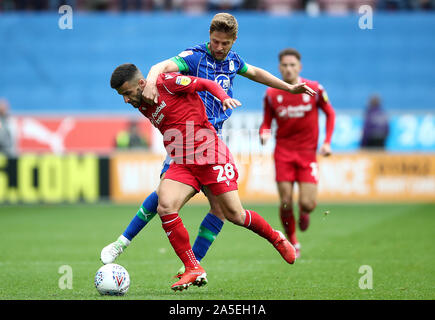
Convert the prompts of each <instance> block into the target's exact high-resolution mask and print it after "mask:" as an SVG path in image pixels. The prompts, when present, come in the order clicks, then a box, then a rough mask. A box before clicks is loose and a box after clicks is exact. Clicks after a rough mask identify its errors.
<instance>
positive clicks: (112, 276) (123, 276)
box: [94, 263, 130, 296]
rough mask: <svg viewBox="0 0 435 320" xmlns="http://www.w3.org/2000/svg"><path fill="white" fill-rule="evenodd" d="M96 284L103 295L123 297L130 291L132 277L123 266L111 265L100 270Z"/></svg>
mask: <svg viewBox="0 0 435 320" xmlns="http://www.w3.org/2000/svg"><path fill="white" fill-rule="evenodd" d="M94 284H95V288H97V290H98V292H99V293H100V294H101V295H109V296H122V295H124V294H125V293H126V292H127V291H128V288H129V286H130V276H129V274H128V272H127V270H126V269H125V268H124V267H123V266H120V265H119V264H114V263H109V264H106V265H104V266H102V267H101V268H100V269H98V271H97V274H96V275H95V279H94Z"/></svg>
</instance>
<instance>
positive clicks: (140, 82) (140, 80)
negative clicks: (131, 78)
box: [138, 78, 147, 90]
mask: <svg viewBox="0 0 435 320" xmlns="http://www.w3.org/2000/svg"><path fill="white" fill-rule="evenodd" d="M138 84H139V87H140V88H141V89H142V90H143V89H144V88H145V85H146V84H147V81H146V80H145V79H143V78H142V79H139V82H138Z"/></svg>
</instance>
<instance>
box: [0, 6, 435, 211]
mask: <svg viewBox="0 0 435 320" xmlns="http://www.w3.org/2000/svg"><path fill="white" fill-rule="evenodd" d="M434 3H435V0H95V1H89V0H63V1H59V0H33V1H30V0H15V1H12V0H0V39H1V41H0V70H1V72H0V203H2V202H6V203H15V202H29V203H34V202H50V203H53V202H64V201H69V202H75V201H82V200H83V199H84V201H96V200H98V199H107V198H110V199H112V200H114V201H120V202H124V201H133V202H136V201H141V200H143V195H144V194H148V193H149V192H151V191H153V190H154V188H155V186H156V185H157V183H158V180H159V172H160V168H161V164H162V160H163V158H164V149H163V147H162V143H161V135H160V134H159V133H157V132H156V130H155V129H153V128H152V126H151V125H150V123H149V121H147V120H146V119H145V118H143V117H141V116H140V115H138V114H137V111H136V110H134V108H132V107H130V106H129V105H126V104H124V103H123V101H122V99H121V97H120V96H119V95H117V94H116V92H114V90H113V89H111V88H110V85H109V79H110V75H111V73H112V71H113V70H114V68H115V67H116V66H117V65H119V64H121V63H125V62H133V63H135V64H136V65H138V67H139V68H141V69H142V71H143V72H144V73H145V74H146V73H147V70H149V68H150V67H151V66H152V65H153V64H155V63H157V62H159V61H162V60H164V59H168V58H171V57H173V56H175V55H177V54H178V53H180V52H181V51H183V50H185V49H186V48H188V47H191V46H194V45H196V44H201V43H205V42H207V41H208V39H209V26H210V21H211V19H212V17H213V15H214V14H215V13H216V12H221V11H226V12H231V13H232V14H233V15H234V16H235V17H236V18H237V20H238V23H239V34H238V38H237V41H236V42H235V44H234V46H233V49H234V50H235V51H236V52H238V53H239V54H240V56H241V57H242V58H243V59H244V60H245V61H246V63H249V64H252V65H255V66H259V67H262V68H264V69H265V70H268V71H269V72H271V73H272V74H274V75H276V76H277V77H280V76H281V75H280V73H279V70H278V63H279V62H278V53H279V51H281V50H282V49H284V48H288V47H292V48H296V49H297V50H298V51H299V52H301V54H302V65H303V69H302V73H301V76H302V77H305V78H307V79H311V80H317V81H319V82H320V83H321V84H322V85H323V86H324V87H325V88H326V91H327V92H328V96H329V99H330V101H331V103H332V105H333V107H334V109H335V111H336V124H335V130H334V134H333V137H332V142H331V146H332V149H333V152H334V154H333V156H332V157H330V158H328V159H323V158H321V159H320V161H321V163H320V168H321V169H320V175H321V176H320V180H319V181H320V184H319V192H320V193H319V196H320V198H319V199H321V200H323V199H326V200H328V201H349V200H350V199H351V200H352V201H354V200H360V201H373V200H380V201H396V200H397V199H401V200H404V201H434V199H435V156H434V155H435V90H434V88H435V63H434V57H435V41H434V40H435V37H434V35H435V12H434V11H433V9H434ZM63 5H69V6H70V7H68V8H69V11H68V10H66V11H65V10H64V9H62V8H61V7H62V6H63ZM364 5H369V6H370V7H367V6H366V7H364V8H365V10H362V11H361V10H360V9H361V6H364ZM367 8H368V9H369V10H368V11H367ZM370 8H371V9H372V10H370ZM71 9H72V10H71ZM265 90H266V87H265V86H263V85H260V84H257V83H254V82H252V81H249V80H247V79H245V78H244V77H236V80H235V82H234V93H235V98H237V99H239V100H240V101H241V102H242V103H243V106H242V107H241V108H240V109H237V110H236V111H235V112H234V113H233V115H232V116H231V118H230V119H229V120H228V121H227V122H226V123H225V126H224V135H225V138H226V139H227V143H228V144H229V147H230V149H231V151H232V152H233V154H235V155H236V156H238V157H239V156H240V157H244V158H243V159H244V160H243V159H242V160H240V161H239V162H238V164H239V165H240V167H239V169H240V172H241V175H240V181H239V183H240V186H241V189H240V193H241V196H242V198H243V199H244V200H249V201H250V200H253V201H257V200H259V201H276V197H277V195H276V187H275V183H274V180H273V179H274V176H273V172H274V169H273V162H272V161H271V157H270V156H271V154H272V152H273V149H274V141H272V140H271V141H270V143H268V144H267V145H266V146H261V145H260V143H259V137H258V128H259V126H260V124H261V121H262V119H263V97H264V92H265ZM319 134H320V135H319V142H320V143H321V142H322V139H324V134H325V118H324V115H323V114H322V113H320V117H319ZM373 151H374V152H373ZM83 172H86V177H85V175H82V174H81V173H83ZM79 178H80V179H82V180H80V179H79ZM85 178H86V179H85ZM77 179H79V180H80V181H79V180H77ZM87 196H89V198H87ZM91 196H92V197H91Z"/></svg>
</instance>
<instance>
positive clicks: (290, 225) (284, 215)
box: [279, 207, 298, 244]
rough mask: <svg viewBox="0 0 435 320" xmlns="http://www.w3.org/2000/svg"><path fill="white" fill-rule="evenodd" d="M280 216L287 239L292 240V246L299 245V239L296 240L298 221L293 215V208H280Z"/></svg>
mask: <svg viewBox="0 0 435 320" xmlns="http://www.w3.org/2000/svg"><path fill="white" fill-rule="evenodd" d="M279 216H280V218H281V222H282V226H283V227H284V231H285V233H286V235H287V238H288V239H289V240H290V242H291V243H292V244H296V243H298V239H297V238H296V220H295V217H294V215H293V208H286V209H284V208H282V207H281V208H280V209H279Z"/></svg>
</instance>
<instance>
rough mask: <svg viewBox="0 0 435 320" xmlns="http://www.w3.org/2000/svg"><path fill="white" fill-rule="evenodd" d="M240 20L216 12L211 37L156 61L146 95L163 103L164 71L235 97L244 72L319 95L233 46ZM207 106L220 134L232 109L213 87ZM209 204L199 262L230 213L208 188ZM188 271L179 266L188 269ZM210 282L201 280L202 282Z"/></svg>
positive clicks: (111, 251)
mask: <svg viewBox="0 0 435 320" xmlns="http://www.w3.org/2000/svg"><path fill="white" fill-rule="evenodd" d="M237 31H238V24H237V20H236V19H235V17H234V16H232V15H231V14H228V13H218V14H216V15H215V16H214V17H213V19H212V21H211V25H210V41H209V42H207V43H204V44H200V45H197V46H194V47H191V48H188V49H186V50H184V51H183V52H181V53H180V54H178V55H177V56H175V57H173V58H171V59H168V60H165V61H162V62H160V63H157V64H156V65H154V66H152V67H151V69H150V71H149V73H148V76H147V78H146V80H147V84H146V87H145V89H144V91H143V93H142V95H143V97H144V100H145V101H146V102H148V103H151V104H152V103H157V89H156V85H155V84H156V80H157V77H158V75H159V74H160V73H163V72H181V73H183V74H186V75H191V76H196V77H201V78H206V79H210V80H213V81H215V82H217V83H218V84H219V85H220V86H221V87H222V88H223V89H224V90H225V91H226V92H227V94H228V95H229V96H230V97H232V96H233V80H234V78H235V76H236V74H239V75H242V76H244V77H246V78H249V79H251V80H253V81H256V82H259V83H262V84H265V85H267V86H269V87H273V88H277V89H281V90H285V91H288V92H291V93H294V94H300V93H306V94H309V95H311V96H312V95H314V94H315V92H314V91H313V90H312V89H311V88H310V87H308V86H307V85H306V84H305V83H300V84H296V85H291V84H288V83H286V82H284V81H282V80H281V79H279V78H277V77H275V76H273V75H272V74H271V73H269V72H267V71H265V70H263V69H261V68H258V67H255V66H252V65H249V64H247V63H245V62H244V60H243V59H242V58H241V57H240V56H239V55H238V54H237V53H236V52H234V51H232V50H231V48H232V46H233V44H234V42H235V41H236V39H237ZM198 94H199V95H200V97H201V99H202V100H203V102H204V105H205V106H206V112H207V116H208V120H209V121H210V123H211V124H212V125H213V127H214V128H215V129H216V131H217V133H218V135H220V134H221V132H222V125H223V123H224V121H225V120H226V119H228V117H230V115H231V113H232V110H231V109H227V110H225V111H224V110H223V108H222V103H221V102H220V101H219V100H218V99H216V98H215V97H214V96H213V95H211V94H210V93H208V92H207V91H203V92H198ZM170 161H171V158H170V157H169V156H167V157H166V159H165V162H164V164H163V169H162V172H161V176H163V175H164V174H165V172H166V170H167V169H168V168H169V164H170ZM204 192H205V194H206V196H207V198H208V200H209V203H210V210H209V213H208V214H207V215H206V216H205V218H204V219H203V221H202V223H201V225H200V227H199V233H198V236H197V238H196V240H195V243H194V245H193V247H192V250H193V252H194V254H195V257H196V259H197V260H198V261H201V259H202V258H203V257H204V256H205V254H206V253H207V250H208V249H209V247H210V245H211V244H212V242H213V241H214V240H215V239H216V237H217V235H218V234H219V232H220V231H221V229H222V226H223V224H224V221H225V218H224V215H223V213H222V209H221V208H220V207H219V204H218V202H217V200H216V197H215V196H214V195H213V194H211V193H210V192H206V191H204ZM157 205H158V196H157V193H156V192H155V191H154V192H153V193H151V194H150V195H149V196H148V197H147V198H146V199H145V201H144V202H143V203H142V206H141V207H140V208H139V210H138V212H137V213H136V215H135V216H134V217H133V219H132V221H131V222H130V224H129V225H128V226H127V228H126V229H125V231H124V232H123V234H122V235H121V236H119V238H118V239H117V240H116V241H115V242H112V243H110V244H109V245H107V246H106V247H104V248H103V250H102V251H101V261H102V262H103V263H104V264H107V263H113V262H114V261H115V259H116V258H117V257H118V256H119V255H120V254H121V253H122V252H123V251H124V250H125V248H126V247H127V246H128V245H129V244H130V242H131V241H132V240H133V238H134V237H135V236H136V235H137V234H138V233H139V232H140V231H141V230H142V229H143V228H144V227H145V225H146V224H147V223H148V222H149V221H150V220H151V219H152V218H153V217H154V216H155V215H156V213H157ZM182 273H183V271H179V274H182ZM205 283H207V282H206V280H205V281H204V282H203V283H200V284H197V285H198V286H201V285H203V284H205Z"/></svg>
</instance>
